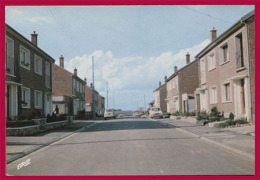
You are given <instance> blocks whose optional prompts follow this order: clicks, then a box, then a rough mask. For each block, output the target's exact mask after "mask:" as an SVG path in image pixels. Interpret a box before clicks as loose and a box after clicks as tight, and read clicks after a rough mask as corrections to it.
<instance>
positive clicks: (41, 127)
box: [6, 119, 69, 136]
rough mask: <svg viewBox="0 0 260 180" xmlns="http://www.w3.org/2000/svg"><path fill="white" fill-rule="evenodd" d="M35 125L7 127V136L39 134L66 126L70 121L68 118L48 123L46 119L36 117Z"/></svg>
mask: <svg viewBox="0 0 260 180" xmlns="http://www.w3.org/2000/svg"><path fill="white" fill-rule="evenodd" d="M34 121H35V124H36V125H34V126H25V127H16V128H6V136H29V135H33V134H37V133H40V132H43V131H47V130H51V129H56V128H59V127H62V126H65V125H67V124H68V123H69V121H68V120H64V121H57V122H51V123H46V119H45V120H44V119H36V120H34Z"/></svg>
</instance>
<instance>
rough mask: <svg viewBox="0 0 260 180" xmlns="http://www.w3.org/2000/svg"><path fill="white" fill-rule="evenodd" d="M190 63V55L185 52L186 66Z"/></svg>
mask: <svg viewBox="0 0 260 180" xmlns="http://www.w3.org/2000/svg"><path fill="white" fill-rule="evenodd" d="M189 63H190V54H189V53H188V52H187V54H186V64H189Z"/></svg>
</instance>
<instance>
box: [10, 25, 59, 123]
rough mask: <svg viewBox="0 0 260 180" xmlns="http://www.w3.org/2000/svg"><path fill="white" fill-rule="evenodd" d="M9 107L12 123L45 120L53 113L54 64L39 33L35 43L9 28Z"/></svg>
mask: <svg viewBox="0 0 260 180" xmlns="http://www.w3.org/2000/svg"><path fill="white" fill-rule="evenodd" d="M5 29H6V33H5V69H6V72H5V92H6V93H5V103H6V104H5V107H6V111H5V112H6V113H5V114H6V118H7V119H8V120H17V119H18V120H24V119H31V118H36V117H44V116H47V115H48V114H51V113H52V81H51V79H52V64H53V63H54V62H55V60H54V59H53V58H52V57H50V56H49V55H48V54H47V53H45V52H44V51H43V50H41V49H40V48H39V47H38V45H37V42H38V39H37V36H38V34H36V32H35V31H34V32H33V33H32V34H31V41H29V40H27V39H26V38H25V37H23V36H22V35H21V34H20V33H18V32H17V31H15V30H14V29H13V28H12V27H10V26H9V25H7V24H6V25H5Z"/></svg>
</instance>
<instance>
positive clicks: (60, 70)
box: [52, 55, 86, 115]
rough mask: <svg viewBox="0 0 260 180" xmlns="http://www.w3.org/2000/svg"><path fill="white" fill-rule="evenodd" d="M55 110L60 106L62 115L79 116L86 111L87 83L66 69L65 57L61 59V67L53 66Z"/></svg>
mask: <svg viewBox="0 0 260 180" xmlns="http://www.w3.org/2000/svg"><path fill="white" fill-rule="evenodd" d="M52 74H53V78H52V85H53V93H54V95H53V110H54V109H55V106H56V105H58V107H59V111H60V114H68V115H78V113H79V111H84V110H85V85H86V82H85V81H84V80H82V79H81V78H79V77H78V75H77V69H76V68H75V69H74V73H71V72H69V71H68V70H66V69H64V57H63V56H62V55H61V57H60V65H56V64H53V68H52Z"/></svg>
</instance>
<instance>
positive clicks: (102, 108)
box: [98, 94, 105, 116]
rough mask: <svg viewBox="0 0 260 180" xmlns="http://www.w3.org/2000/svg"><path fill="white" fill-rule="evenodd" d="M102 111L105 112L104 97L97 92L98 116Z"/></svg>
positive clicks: (101, 114)
mask: <svg viewBox="0 0 260 180" xmlns="http://www.w3.org/2000/svg"><path fill="white" fill-rule="evenodd" d="M104 113H105V98H104V97H103V96H101V95H100V94H99V95H98V114H99V116H103V115H104Z"/></svg>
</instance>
